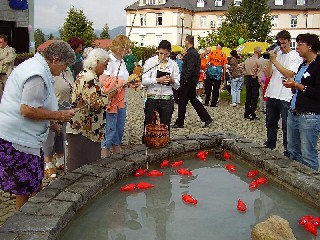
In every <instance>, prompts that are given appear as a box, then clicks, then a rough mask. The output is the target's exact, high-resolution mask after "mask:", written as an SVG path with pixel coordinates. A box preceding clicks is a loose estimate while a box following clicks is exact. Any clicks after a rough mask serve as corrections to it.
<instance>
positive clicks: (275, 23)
mask: <svg viewBox="0 0 320 240" xmlns="http://www.w3.org/2000/svg"><path fill="white" fill-rule="evenodd" d="M278 20H279V19H278V15H272V17H271V24H272V27H274V28H277V27H278Z"/></svg>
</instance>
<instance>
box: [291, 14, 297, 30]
mask: <svg viewBox="0 0 320 240" xmlns="http://www.w3.org/2000/svg"><path fill="white" fill-rule="evenodd" d="M297 25H298V17H297V16H291V22H290V27H292V28H296V27H297Z"/></svg>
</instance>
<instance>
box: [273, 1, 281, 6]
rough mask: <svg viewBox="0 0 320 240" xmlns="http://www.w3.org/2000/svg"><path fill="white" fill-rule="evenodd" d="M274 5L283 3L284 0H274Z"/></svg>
mask: <svg viewBox="0 0 320 240" xmlns="http://www.w3.org/2000/svg"><path fill="white" fill-rule="evenodd" d="M274 5H276V6H281V5H283V0H274Z"/></svg>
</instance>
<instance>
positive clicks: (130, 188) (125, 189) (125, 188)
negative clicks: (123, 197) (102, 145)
mask: <svg viewBox="0 0 320 240" xmlns="http://www.w3.org/2000/svg"><path fill="white" fill-rule="evenodd" d="M135 189H136V185H135V184H132V183H130V184H127V185H125V186H123V187H120V190H121V191H123V192H129V191H133V190H135Z"/></svg>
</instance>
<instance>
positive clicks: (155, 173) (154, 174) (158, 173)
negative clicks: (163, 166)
mask: <svg viewBox="0 0 320 240" xmlns="http://www.w3.org/2000/svg"><path fill="white" fill-rule="evenodd" d="M148 176H149V177H160V176H163V172H161V171H159V170H150V171H149V172H148Z"/></svg>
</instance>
